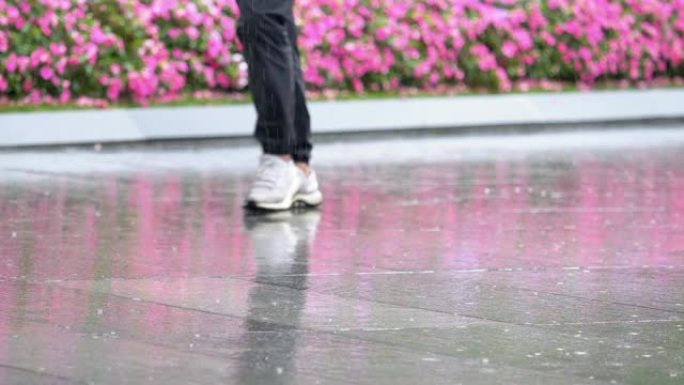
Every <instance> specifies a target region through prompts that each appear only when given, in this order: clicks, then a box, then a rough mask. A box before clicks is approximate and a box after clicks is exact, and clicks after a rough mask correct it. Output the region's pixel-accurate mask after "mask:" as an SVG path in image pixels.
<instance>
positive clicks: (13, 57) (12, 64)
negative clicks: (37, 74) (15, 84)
mask: <svg viewBox="0 0 684 385" xmlns="http://www.w3.org/2000/svg"><path fill="white" fill-rule="evenodd" d="M18 66H19V61H18V59H17V54H15V53H14V52H12V53H10V54H9V56H8V57H7V61H6V62H5V69H6V70H7V72H9V73H13V72H14V71H16V70H17V67H18Z"/></svg>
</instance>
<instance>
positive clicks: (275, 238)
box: [240, 210, 321, 384]
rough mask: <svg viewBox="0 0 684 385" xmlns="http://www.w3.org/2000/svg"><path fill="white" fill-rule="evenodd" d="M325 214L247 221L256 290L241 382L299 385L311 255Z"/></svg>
mask: <svg viewBox="0 0 684 385" xmlns="http://www.w3.org/2000/svg"><path fill="white" fill-rule="evenodd" d="M320 217H321V214H320V212H319V211H318V210H306V211H303V212H297V211H295V212H289V211H283V212H278V213H272V214H268V215H248V216H245V227H246V229H247V233H248V234H249V236H250V238H251V241H252V245H253V247H254V259H255V264H256V269H257V271H256V284H255V285H254V286H253V287H252V288H251V289H250V292H249V303H248V306H249V308H248V311H247V320H246V324H247V333H248V334H247V349H246V350H245V352H244V353H243V356H242V360H240V362H241V363H242V364H243V366H241V368H240V379H241V382H242V383H245V384H282V383H290V382H292V383H294V382H295V381H294V380H295V379H296V367H295V360H294V359H295V357H296V353H297V348H298V339H297V337H298V336H299V335H300V333H298V332H297V331H296V330H297V328H298V327H299V324H300V318H301V314H302V311H303V310H304V309H305V307H306V296H307V292H306V291H305V290H301V289H302V288H304V287H306V286H307V277H308V272H309V263H308V260H309V254H310V251H311V250H310V248H311V244H312V242H313V241H314V237H315V234H316V229H317V227H318V223H319V221H320Z"/></svg>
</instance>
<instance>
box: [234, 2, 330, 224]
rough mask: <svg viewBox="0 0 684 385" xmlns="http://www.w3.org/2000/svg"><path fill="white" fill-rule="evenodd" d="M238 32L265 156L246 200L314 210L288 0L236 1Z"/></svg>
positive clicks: (302, 91)
mask: <svg viewBox="0 0 684 385" xmlns="http://www.w3.org/2000/svg"><path fill="white" fill-rule="evenodd" d="M238 5H239V7H240V13H241V15H240V21H239V24H238V34H239V36H240V40H241V41H242V44H243V45H244V52H245V58H246V60H247V64H248V66H249V88H250V91H251V93H252V96H253V98H254V104H255V106H256V110H257V124H256V130H255V136H256V138H257V140H258V141H259V142H260V143H261V147H262V150H263V153H264V155H263V156H262V157H261V161H260V164H259V170H258V172H257V176H256V179H255V181H254V185H253V186H252V190H251V191H250V194H249V197H248V201H249V202H250V203H251V205H253V206H255V207H256V208H262V209H273V210H282V209H288V208H290V207H291V206H292V205H293V204H294V203H296V202H302V203H304V204H307V205H311V206H316V205H318V204H320V203H321V201H322V196H321V194H320V191H319V190H318V183H317V181H316V174H315V173H314V172H313V171H312V170H311V169H310V168H309V166H308V165H309V160H310V158H311V149H312V147H313V146H312V144H311V125H310V119H309V112H308V109H307V106H306V96H305V85H304V79H303V77H302V70H301V67H300V62H299V60H300V59H299V51H298V49H297V31H296V27H295V24H294V15H293V13H292V7H293V0H238Z"/></svg>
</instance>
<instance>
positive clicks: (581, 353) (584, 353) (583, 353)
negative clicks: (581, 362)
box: [575, 352, 587, 356]
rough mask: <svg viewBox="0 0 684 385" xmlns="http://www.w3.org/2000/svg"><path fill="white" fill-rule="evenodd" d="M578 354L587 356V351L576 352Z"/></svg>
mask: <svg viewBox="0 0 684 385" xmlns="http://www.w3.org/2000/svg"><path fill="white" fill-rule="evenodd" d="M575 355H576V356H586V355H587V352H575Z"/></svg>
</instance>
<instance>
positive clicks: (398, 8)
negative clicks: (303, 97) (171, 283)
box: [0, 0, 684, 105]
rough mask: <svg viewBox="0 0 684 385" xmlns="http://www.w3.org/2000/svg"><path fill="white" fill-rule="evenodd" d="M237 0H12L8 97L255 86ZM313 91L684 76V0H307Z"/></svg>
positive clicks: (302, 4)
mask: <svg viewBox="0 0 684 385" xmlns="http://www.w3.org/2000/svg"><path fill="white" fill-rule="evenodd" d="M238 13H239V10H238V8H237V5H236V3H235V0H0V102H2V101H4V102H8V101H23V102H25V103H33V104H37V103H44V102H48V103H68V102H76V103H81V104H96V105H106V104H107V103H108V102H112V101H120V100H133V101H135V102H138V103H143V104H144V103H146V102H148V101H150V100H160V99H161V100H171V99H174V98H177V97H179V96H180V95H184V94H188V93H195V94H197V95H204V94H206V93H211V92H226V91H228V92H235V91H241V90H243V89H244V88H245V86H246V82H247V76H246V70H247V68H246V65H245V63H244V59H243V57H242V55H241V54H240V53H239V52H240V48H241V47H240V43H239V41H238V39H237V36H236V33H235V23H236V19H237V17H238ZM295 13H296V17H297V20H298V24H299V28H300V41H299V44H300V47H301V50H302V56H303V60H304V66H303V68H304V76H305V79H306V81H307V83H308V85H309V87H310V89H311V90H313V91H325V90H350V91H353V92H363V91H365V90H386V91H387V90H389V91H392V90H399V89H402V88H404V87H414V88H422V89H431V88H435V87H438V86H444V85H450V86H455V87H469V88H480V87H486V88H489V89H494V90H500V91H507V90H510V89H512V88H513V87H517V88H519V89H526V88H528V87H530V86H535V87H546V88H552V87H553V86H554V85H557V84H559V82H561V83H562V82H572V83H578V84H581V85H585V86H591V85H592V84H594V83H595V82H597V81H602V80H610V79H624V80H627V81H633V82H636V81H652V80H654V79H656V78H662V77H669V78H675V77H680V78H681V77H682V76H684V65H683V63H682V60H683V59H684V0H298V1H296V9H295Z"/></svg>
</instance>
